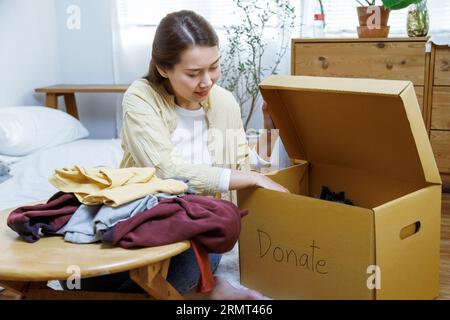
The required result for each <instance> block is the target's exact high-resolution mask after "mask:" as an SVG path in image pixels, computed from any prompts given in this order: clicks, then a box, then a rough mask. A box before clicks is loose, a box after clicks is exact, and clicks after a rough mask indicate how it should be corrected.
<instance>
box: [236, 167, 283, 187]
mask: <svg viewBox="0 0 450 320" xmlns="http://www.w3.org/2000/svg"><path fill="white" fill-rule="evenodd" d="M250 187H260V188H265V189H269V190H274V191H279V192H289V190H288V189H286V188H285V187H283V186H282V185H280V184H278V183H276V182H275V181H273V180H272V179H270V178H269V177H267V176H265V175H263V174H260V173H258V172H253V171H247V172H246V171H239V170H231V177H230V186H229V189H230V190H241V189H245V188H250Z"/></svg>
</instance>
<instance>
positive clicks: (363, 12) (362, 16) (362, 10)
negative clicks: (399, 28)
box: [356, 6, 391, 27]
mask: <svg viewBox="0 0 450 320" xmlns="http://www.w3.org/2000/svg"><path fill="white" fill-rule="evenodd" d="M356 10H357V12H358V19H359V25H360V26H361V27H364V26H367V23H368V22H370V23H371V25H372V26H373V25H374V24H375V26H376V27H379V26H387V24H388V20H389V14H390V13H391V10H390V9H386V8H384V7H383V6H370V7H356ZM378 10H379V12H380V18H379V19H377V18H375V17H372V16H373V15H374V14H376V12H378ZM378 20H379V21H378ZM378 22H379V25H378Z"/></svg>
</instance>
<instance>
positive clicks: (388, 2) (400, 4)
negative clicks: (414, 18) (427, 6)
mask: <svg viewBox="0 0 450 320" xmlns="http://www.w3.org/2000/svg"><path fill="white" fill-rule="evenodd" d="M356 1H357V2H358V3H359V4H360V5H361V6H363V7H366V6H374V5H375V2H376V0H364V2H365V5H364V4H362V3H361V2H360V1H359V0H356ZM420 1H421V0H382V1H381V2H382V3H383V6H384V7H385V8H386V9H391V10H400V9H403V8H406V7H408V6H409V5H411V4H415V3H418V2H420Z"/></svg>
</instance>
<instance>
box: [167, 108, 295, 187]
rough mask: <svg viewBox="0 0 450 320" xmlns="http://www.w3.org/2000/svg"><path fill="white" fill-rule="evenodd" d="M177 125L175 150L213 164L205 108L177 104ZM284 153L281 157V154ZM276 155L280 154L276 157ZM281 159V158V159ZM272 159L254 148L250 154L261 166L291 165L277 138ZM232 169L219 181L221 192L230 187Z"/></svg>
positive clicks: (191, 159)
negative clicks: (261, 154) (191, 107)
mask: <svg viewBox="0 0 450 320" xmlns="http://www.w3.org/2000/svg"><path fill="white" fill-rule="evenodd" d="M176 114H177V127H176V129H175V131H174V133H173V135H172V138H171V140H172V143H173V145H174V147H175V151H176V152H179V154H180V155H181V157H182V158H183V159H184V160H186V161H188V162H190V163H193V164H204V165H212V161H211V156H210V154H209V150H208V123H207V121H206V114H205V110H203V108H201V107H200V108H199V109H197V110H188V109H185V108H182V107H180V106H176ZM280 154H281V155H282V156H281V158H280V156H279V155H280ZM274 155H278V156H277V157H276V159H275V157H274ZM280 159H281V160H280ZM270 160H271V161H270V162H267V161H265V160H263V159H262V158H261V157H260V156H259V155H258V153H257V152H256V151H255V149H254V148H253V149H252V150H251V155H250V163H251V164H253V165H254V166H256V167H257V168H261V167H262V166H267V165H271V164H272V165H277V166H278V167H280V168H281V167H285V166H288V165H289V162H288V158H287V155H286V152H285V151H284V147H283V145H282V143H281V141H280V139H277V141H276V142H275V145H274V151H273V152H272V156H271V159H270ZM230 177H231V170H230V169H224V171H223V173H222V175H221V176H220V181H219V192H222V193H224V192H227V191H228V190H229V188H230Z"/></svg>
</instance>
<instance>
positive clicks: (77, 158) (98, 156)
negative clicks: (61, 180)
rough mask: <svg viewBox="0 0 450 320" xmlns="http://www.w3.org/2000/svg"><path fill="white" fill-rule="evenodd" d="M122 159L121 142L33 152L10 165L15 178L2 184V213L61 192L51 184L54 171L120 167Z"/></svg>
mask: <svg viewBox="0 0 450 320" xmlns="http://www.w3.org/2000/svg"><path fill="white" fill-rule="evenodd" d="M122 155H123V151H122V149H121V147H120V140H118V139H82V140H77V141H73V142H70V143H66V144H62V145H59V146H56V147H52V148H48V149H44V150H40V151H37V152H34V153H32V154H30V155H28V156H26V157H23V158H22V159H20V160H19V161H17V162H14V163H12V164H10V168H11V172H10V174H11V175H12V178H10V179H8V180H6V181H5V182H3V183H0V210H4V209H9V208H13V207H17V206H21V205H24V204H27V203H30V202H35V201H40V200H47V199H48V198H50V197H51V196H52V195H53V194H55V193H56V192H58V190H57V189H56V188H55V187H53V186H52V185H51V184H50V183H49V182H48V178H49V177H50V175H52V174H53V173H54V171H55V169H59V168H64V167H72V166H74V165H79V166H89V167H93V166H100V165H103V166H107V167H118V166H119V164H120V161H121V160H122Z"/></svg>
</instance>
